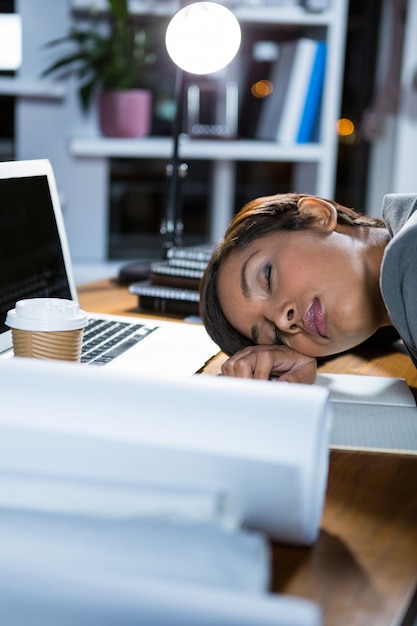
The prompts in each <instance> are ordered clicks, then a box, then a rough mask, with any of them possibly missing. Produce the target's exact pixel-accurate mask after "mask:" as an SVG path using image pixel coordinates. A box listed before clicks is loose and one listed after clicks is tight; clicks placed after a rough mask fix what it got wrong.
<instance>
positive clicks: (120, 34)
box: [42, 0, 156, 137]
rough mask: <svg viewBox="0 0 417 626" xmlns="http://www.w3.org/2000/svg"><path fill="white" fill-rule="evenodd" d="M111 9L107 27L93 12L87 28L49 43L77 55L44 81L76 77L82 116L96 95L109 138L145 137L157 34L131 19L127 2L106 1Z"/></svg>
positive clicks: (52, 70)
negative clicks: (53, 77) (69, 48)
mask: <svg viewBox="0 0 417 626" xmlns="http://www.w3.org/2000/svg"><path fill="white" fill-rule="evenodd" d="M107 5H108V23H107V24H106V23H105V22H104V21H103V19H100V15H99V14H98V13H96V12H91V13H90V16H89V22H90V24H89V27H85V26H84V27H81V26H80V27H75V26H74V27H73V28H72V29H71V30H70V32H69V34H68V35H66V36H65V37H61V38H59V39H55V40H54V41H51V42H49V44H48V46H49V47H52V46H57V45H59V46H60V45H63V44H68V43H71V44H73V48H74V49H73V51H72V52H70V53H69V54H65V55H64V56H63V57H61V58H60V59H58V60H57V61H55V62H54V63H53V64H52V65H50V66H49V67H48V68H47V69H46V70H45V71H44V72H43V74H42V75H43V76H46V75H49V74H52V73H57V72H59V73H60V74H61V76H63V75H69V74H74V75H75V76H76V77H77V79H78V81H79V96H80V100H81V105H82V108H83V109H84V110H87V109H88V108H89V106H90V104H91V101H92V98H93V95H94V94H95V93H96V92H98V104H99V124H100V129H101V131H102V132H103V133H104V134H105V135H109V136H116V137H132V136H133V137H140V136H145V135H147V134H149V132H150V127H151V120H152V91H151V89H150V85H151V80H152V77H153V65H154V64H155V62H156V52H155V41H154V39H155V32H154V31H152V29H151V28H146V27H143V26H141V27H139V25H138V24H137V22H136V20H135V19H133V18H132V17H131V16H130V15H129V11H128V0H107ZM106 26H107V28H105V27H106Z"/></svg>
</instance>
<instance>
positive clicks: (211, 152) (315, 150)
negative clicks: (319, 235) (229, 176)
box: [69, 136, 324, 162]
mask: <svg viewBox="0 0 417 626" xmlns="http://www.w3.org/2000/svg"><path fill="white" fill-rule="evenodd" d="M69 150H70V153H71V154H72V155H73V156H75V157H103V158H112V157H113V158H138V159H139V158H154V159H158V158H160V159H169V158H170V156H171V151H172V140H171V139H170V138H169V137H146V138H143V139H116V138H111V137H87V136H85V137H72V138H71V139H70V140H69ZM323 150H324V148H323V146H322V145H320V144H316V143H310V144H291V145H282V144H279V143H275V142H273V141H251V140H245V139H239V140H215V139H206V140H204V139H189V138H188V137H182V138H181V139H180V146H179V151H180V156H181V158H185V159H201V160H213V161H214V160H215V161H218V160H219V155H221V160H222V161H229V160H233V161H292V162H310V161H317V160H319V159H320V158H322V156H323Z"/></svg>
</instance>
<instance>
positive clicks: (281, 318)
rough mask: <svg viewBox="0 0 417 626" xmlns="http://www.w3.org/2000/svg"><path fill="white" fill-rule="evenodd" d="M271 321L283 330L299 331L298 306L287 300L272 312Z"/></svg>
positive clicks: (289, 331)
mask: <svg viewBox="0 0 417 626" xmlns="http://www.w3.org/2000/svg"><path fill="white" fill-rule="evenodd" d="M271 321H272V322H273V323H274V324H275V326H276V327H277V328H278V330H280V331H281V332H285V333H292V334H294V333H297V332H299V328H300V327H299V324H298V323H297V314H296V307H295V305H294V304H293V303H290V302H287V303H285V304H283V305H281V307H280V308H279V309H276V308H275V310H274V311H273V312H272V314H271Z"/></svg>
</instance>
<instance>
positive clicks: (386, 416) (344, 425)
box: [316, 374, 417, 454]
mask: <svg viewBox="0 0 417 626" xmlns="http://www.w3.org/2000/svg"><path fill="white" fill-rule="evenodd" d="M316 384H317V385H319V386H323V387H325V388H326V389H328V390H329V391H330V399H331V403H332V408H333V423H332V431H331V436H330V446H331V447H332V448H338V449H342V450H364V451H365V450H366V451H373V452H391V453H396V454H398V453H402V454H417V408H416V402H415V399H414V396H413V394H412V393H411V390H410V388H409V387H408V385H407V383H406V381H405V380H404V379H403V378H393V377H384V376H360V375H348V374H319V375H318V376H317V380H316Z"/></svg>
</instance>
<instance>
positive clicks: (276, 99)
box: [255, 39, 297, 141]
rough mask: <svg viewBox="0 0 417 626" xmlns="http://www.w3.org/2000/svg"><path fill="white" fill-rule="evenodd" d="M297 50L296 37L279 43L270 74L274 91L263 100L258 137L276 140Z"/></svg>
mask: <svg viewBox="0 0 417 626" xmlns="http://www.w3.org/2000/svg"><path fill="white" fill-rule="evenodd" d="M296 50H297V40H296V39H291V40H290V41H284V42H282V43H280V44H279V47H278V56H277V59H276V61H275V63H274V64H273V67H272V69H271V72H270V74H269V80H270V82H271V83H272V91H271V93H270V94H269V95H268V96H266V97H265V98H264V99H263V100H262V101H261V102H262V106H261V110H260V114H259V119H258V122H257V126H256V131H255V138H256V139H260V140H264V141H275V140H276V136H277V132H278V125H279V121H280V119H281V114H282V110H283V106H284V101H285V95H286V93H287V89H288V84H289V80H290V76H291V71H292V67H293V62H294V56H295V52H296Z"/></svg>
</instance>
